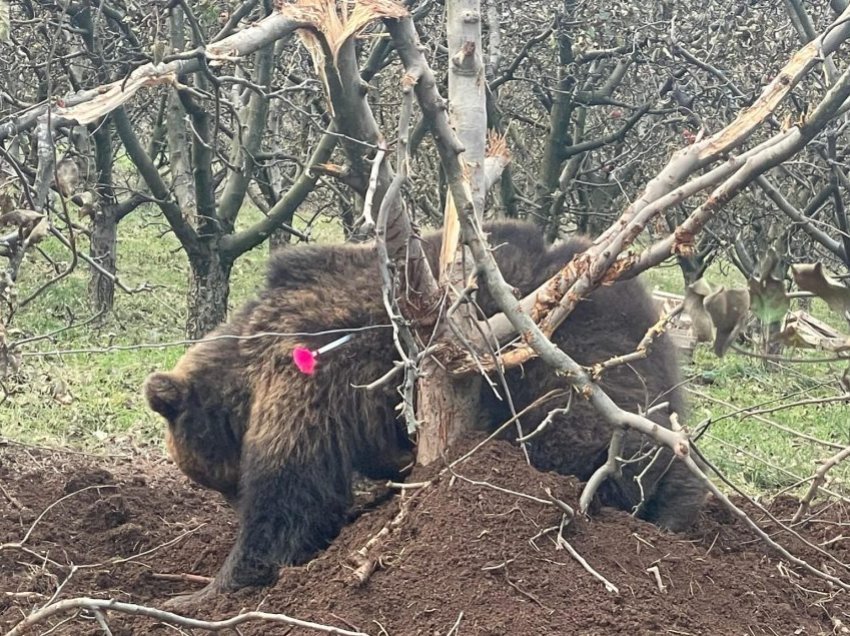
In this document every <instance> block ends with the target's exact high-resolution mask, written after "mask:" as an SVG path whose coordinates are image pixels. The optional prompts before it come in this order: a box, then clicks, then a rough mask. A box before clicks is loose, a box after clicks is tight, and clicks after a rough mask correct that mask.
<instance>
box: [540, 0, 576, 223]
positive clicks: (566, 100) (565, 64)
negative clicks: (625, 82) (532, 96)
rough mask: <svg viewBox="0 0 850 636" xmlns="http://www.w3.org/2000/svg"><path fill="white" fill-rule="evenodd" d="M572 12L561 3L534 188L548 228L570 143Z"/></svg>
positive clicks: (569, 4)
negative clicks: (554, 76)
mask: <svg viewBox="0 0 850 636" xmlns="http://www.w3.org/2000/svg"><path fill="white" fill-rule="evenodd" d="M574 10H575V2H574V0H564V7H563V12H562V13H561V15H560V16H559V17H558V32H557V34H558V58H559V65H558V76H559V77H558V84H557V91H556V92H555V95H554V97H553V99H552V112H551V114H550V115H549V134H548V136H547V138H546V145H545V146H544V148H543V157H542V160H541V164H540V179H539V182H538V183H537V187H536V190H537V192H536V196H535V205H536V207H537V211H538V217H537V219H538V222H539V223H540V224H542V225H543V227H547V226H548V225H549V223H550V221H551V220H552V219H550V208H551V206H552V200H553V196H554V194H555V191H556V190H557V189H558V178H559V177H560V176H561V164H562V163H563V162H564V148H566V147H567V146H569V145H570V144H571V143H572V139H571V137H570V123H571V120H572V115H573V109H574V107H575V104H574V102H573V99H572V89H573V86H574V84H575V76H574V75H573V73H572V72H571V71H570V65H571V64H572V63H573V62H574V58H573V42H572V38H571V37H570V33H569V29H570V25H571V22H570V21H571V20H572V17H573V14H574Z"/></svg>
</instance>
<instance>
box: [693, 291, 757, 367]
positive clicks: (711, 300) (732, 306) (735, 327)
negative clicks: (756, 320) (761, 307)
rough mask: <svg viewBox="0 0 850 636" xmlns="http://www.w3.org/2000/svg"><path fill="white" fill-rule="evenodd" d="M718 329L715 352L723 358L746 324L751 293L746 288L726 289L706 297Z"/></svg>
mask: <svg viewBox="0 0 850 636" xmlns="http://www.w3.org/2000/svg"><path fill="white" fill-rule="evenodd" d="M703 305H705V308H706V310H707V311H708V313H709V315H710V316H711V321H712V322H713V323H714V328H715V329H716V332H717V333H716V336H715V338H714V353H715V355H717V357H718V358H722V357H723V355H724V354H725V353H726V351H727V350H728V349H729V347H730V346H731V345H732V343H733V342H734V341H735V338H737V337H738V334H739V333H740V331H741V327H743V326H744V321H745V320H746V319H747V316H748V315H749V309H750V293H749V292H748V291H747V290H746V289H728V290H727V289H726V288H725V287H720V288H719V289H718V290H717V291H715V292H713V293H712V294H710V295H708V296H706V297H705V300H704V301H703Z"/></svg>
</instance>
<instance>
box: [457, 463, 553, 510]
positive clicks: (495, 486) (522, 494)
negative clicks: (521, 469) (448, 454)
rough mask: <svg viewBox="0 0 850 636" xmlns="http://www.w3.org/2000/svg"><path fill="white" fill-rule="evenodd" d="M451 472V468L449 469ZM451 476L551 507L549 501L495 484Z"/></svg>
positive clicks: (459, 475)
mask: <svg viewBox="0 0 850 636" xmlns="http://www.w3.org/2000/svg"><path fill="white" fill-rule="evenodd" d="M449 469H450V470H451V468H449ZM451 473H452V475H453V476H455V477H457V478H458V479H460V480H462V481H465V482H466V483H468V484H472V485H473V486H483V487H485V488H492V489H493V490H496V491H498V492H501V493H504V494H506V495H513V496H514V497H520V498H521V499H528V500H529V501H533V502H535V503H539V504H543V505H544V506H553V505H555V504H553V503H552V502H551V501H549V500H547V499H540V498H539V497H535V496H534V495H529V494H526V493H524V492H517V491H516V490H509V489H508V488H502V487H501V486H497V485H496V484H491V483H490V482H489V481H478V480H475V479H470V478H469V477H464V476H463V475H461V474H459V473H456V472H455V471H454V470H452V471H451Z"/></svg>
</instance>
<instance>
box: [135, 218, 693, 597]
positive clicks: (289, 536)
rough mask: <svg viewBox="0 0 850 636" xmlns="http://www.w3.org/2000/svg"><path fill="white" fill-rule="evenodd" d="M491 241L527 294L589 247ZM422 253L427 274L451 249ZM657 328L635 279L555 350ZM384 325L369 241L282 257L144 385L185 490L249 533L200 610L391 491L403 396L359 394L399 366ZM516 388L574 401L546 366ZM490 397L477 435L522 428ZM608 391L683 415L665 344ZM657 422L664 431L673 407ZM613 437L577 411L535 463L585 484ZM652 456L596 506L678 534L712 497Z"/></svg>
mask: <svg viewBox="0 0 850 636" xmlns="http://www.w3.org/2000/svg"><path fill="white" fill-rule="evenodd" d="M484 230H485V232H486V233H487V235H488V236H489V242H490V245H492V246H494V248H495V256H496V260H497V262H498V263H499V266H500V268H501V269H502V271H503V273H504V275H505V279H506V280H507V281H508V282H509V283H510V284H511V285H513V286H514V287H516V288H517V290H518V291H519V292H520V293H522V294H523V295H525V294H527V293H530V292H531V291H533V290H534V289H535V288H537V287H538V286H539V285H540V284H541V283H542V282H543V281H545V280H546V279H547V278H548V277H549V276H551V275H552V274H553V273H554V272H556V271H557V270H558V269H559V268H560V267H562V266H563V265H564V264H566V263H567V262H568V261H569V260H570V259H571V258H572V257H573V256H574V255H575V254H576V253H578V252H581V251H582V250H583V249H584V248H585V247H586V246H587V242H586V240H585V239H572V240H569V241H567V242H564V243H562V244H559V245H556V246H554V247H547V246H546V244H545V242H544V239H543V235H542V233H541V232H540V231H539V230H538V229H537V228H536V227H534V226H533V225H530V224H526V223H519V222H502V223H491V224H487V225H485V227H484ZM421 240H423V242H424V246H425V248H426V249H425V252H426V254H427V258H428V259H429V261H430V263H431V265H432V269H433V268H435V267H436V261H437V257H438V254H439V247H440V236H439V234H433V235H429V236H426V237H424V238H423V239H421ZM477 302H478V304H479V306H480V307H481V310H482V311H483V312H484V313H485V314H486V315H492V314H493V313H494V312H496V311H497V308H496V306H495V303H494V302H493V300H492V299H491V298H490V297H489V295H488V294H487V292H486V291H485V290H481V291H480V292H479V294H478V297H477ZM656 320H657V312H656V310H655V308H654V306H653V304H652V302H651V299H650V298H649V296H648V295H647V294H646V292H645V291H644V290H643V288H642V286H641V284H640V283H638V282H637V281H634V280H632V281H624V282H619V283H616V284H614V285H611V286H606V287H600V288H599V289H597V290H595V291H594V292H593V293H592V294H590V296H589V297H588V298H587V299H586V300H584V301H582V302H581V303H580V304H579V306H578V307H577V308H576V310H575V311H574V312H573V313H572V314H571V315H570V316H569V318H568V319H567V320H566V321H565V322H564V324H563V325H561V327H560V328H559V329H558V330H557V331H556V334H555V337H554V340H555V342H556V343H557V344H558V345H559V346H561V347H562V348H563V350H564V351H566V352H567V353H568V354H570V355H571V356H573V357H574V358H575V359H576V360H577V361H578V362H579V363H581V364H585V365H589V364H593V363H595V362H599V361H602V360H605V359H607V358H609V357H611V356H613V355H619V354H623V353H628V352H630V351H633V350H634V349H635V347H636V345H637V344H638V342H639V341H640V340H641V338H642V337H643V336H644V334H645V333H646V331H647V329H648V328H649V327H650V326H652V325H653V324H654V323H655V322H656ZM388 323H389V320H388V318H387V315H386V311H385V309H384V305H383V302H382V300H381V289H380V276H379V273H378V269H377V256H376V251H375V248H374V245H371V244H365V245H364V244H361V245H334V246H298V247H292V248H287V249H285V250H281V251H279V252H278V253H277V254H276V255H275V256H273V257H272V259H271V262H270V266H269V269H268V274H267V280H266V285H265V288H264V289H263V290H262V291H261V292H260V294H259V296H258V298H257V299H256V300H254V301H253V302H251V303H249V304H247V305H246V306H245V307H243V308H242V309H241V310H240V311H239V312H238V313H237V314H236V315H235V316H233V318H232V319H231V320H230V321H229V323H228V324H227V325H225V326H222V327H220V328H219V329H218V330H216V331H214V332H213V333H212V334H210V336H208V337H207V338H206V339H205V340H204V341H201V342H199V343H197V344H195V345H194V346H193V347H191V348H190V349H189V350H188V352H187V353H186V354H185V355H184V356H183V357H182V359H181V360H180V361H179V362H178V363H177V365H176V367H175V368H174V369H173V370H172V371H171V372H169V373H154V374H152V375H151V376H150V377H149V378H148V380H147V382H146V385H145V393H146V397H147V400H148V403H149V405H150V407H151V408H152V409H153V410H154V411H156V412H157V413H159V414H161V415H162V416H164V417H165V419H166V420H167V421H168V429H167V434H166V437H167V445H168V449H169V452H170V454H171V456H172V458H173V459H174V460H175V462H176V463H177V465H178V466H179V467H180V468H181V469H182V470H183V471H184V472H185V473H186V474H187V475H188V476H189V477H190V478H191V479H193V480H195V481H196V482H198V483H199V484H201V485H203V486H206V487H208V488H212V489H214V490H217V491H219V492H221V493H222V494H223V495H224V496H225V497H226V498H227V499H228V500H229V501H230V502H231V503H232V504H233V506H234V507H235V508H236V510H237V511H238V514H239V516H240V521H241V524H240V529H239V535H238V537H237V539H236V544H235V545H234V547H233V549H232V550H231V552H230V555H229V556H228V557H227V560H226V562H225V563H224V565H223V567H222V568H221V570H220V572H219V573H218V575H217V576H216V577H215V581H214V582H213V583H212V584H210V586H208V588H206V589H205V590H202V591H201V592H199V593H197V594H196V595H194V596H193V597H190V598H191V599H194V600H198V599H199V598H203V597H204V596H205V595H209V594H212V593H216V592H219V591H226V590H234V589H238V588H241V587H245V586H255V585H266V584H270V583H272V582H274V580H275V579H276V577H277V572H278V568H279V567H280V566H282V565H291V564H297V563H300V562H303V561H305V560H307V559H309V558H310V557H311V556H312V555H314V554H315V553H316V552H317V551H318V550H320V549H322V548H323V547H325V546H326V545H327V544H328V542H329V541H330V540H332V539H333V538H334V537H335V535H336V534H337V533H338V531H339V529H340V528H341V526H342V524H343V523H344V520H345V516H346V512H347V509H348V507H349V505H350V502H351V490H352V488H351V485H352V476H353V474H354V473H355V472H359V473H361V474H363V475H365V476H367V477H372V478H375V479H384V478H388V477H389V478H392V477H397V473H398V470H399V469H400V467H401V465H402V464H403V463H404V462H405V460H406V459H408V458H410V457H411V451H412V449H413V444H412V443H411V440H410V439H409V436H408V435H407V433H406V431H405V426H404V424H403V422H401V421H400V420H399V418H398V414H397V412H396V411H395V406H396V404H397V403H398V399H399V398H398V394H397V392H396V391H395V388H394V387H393V386H391V385H389V386H386V387H385V388H383V389H379V390H377V391H367V390H365V389H363V388H358V387H363V386H364V385H366V384H369V383H370V382H372V381H374V380H376V379H377V378H379V377H381V376H382V375H384V374H385V373H386V372H388V371H389V370H390V369H391V368H392V365H393V362H394V361H395V359H396V357H397V353H396V350H395V347H394V346H393V341H392V332H391V329H390V328H389V326H388ZM343 333H352V334H353V337H352V339H351V340H350V341H349V342H348V343H347V344H345V345H342V346H340V347H338V348H337V349H334V350H333V352H332V353H331V354H329V355H328V356H327V358H326V359H324V358H323V359H322V360H321V361H320V364H319V365H318V367H317V369H316V370H315V373H314V374H313V375H305V374H303V373H301V372H300V371H299V370H298V369H297V368H296V366H295V365H294V364H293V360H292V351H293V349H294V348H295V347H296V346H306V347H309V348H310V349H317V348H319V347H321V346H322V345H324V344H326V343H328V342H330V341H332V340H334V339H336V338H338V337H339V336H340V335H341V334H343ZM281 334H283V335H281ZM286 334H288V335H286ZM507 380H508V385H509V387H510V389H511V392H512V397H513V403H514V407H515V409H516V410H517V411H519V410H521V409H523V408H525V407H526V406H527V405H529V404H531V403H532V402H533V401H534V399H535V398H537V397H538V396H540V395H542V394H544V393H546V392H548V391H551V390H552V389H554V388H565V387H566V383H565V381H564V379H563V378H560V377H558V376H557V375H556V374H555V373H554V372H553V371H552V370H551V369H550V368H549V367H547V366H546V365H545V364H544V363H543V362H541V361H539V360H532V361H530V362H528V363H526V364H525V365H524V366H523V367H522V368H520V369H514V370H511V371H510V372H508V373H507ZM482 384H485V387H484V388H483V389H482V399H481V403H482V409H481V410H482V412H481V421H483V422H486V423H487V424H488V425H489V426H491V427H495V426H498V425H499V424H501V423H502V422H504V421H505V420H507V419H508V418H509V417H510V412H509V409H508V406H507V402H506V401H505V400H500V399H497V398H496V396H495V395H494V393H493V390H492V389H491V388H489V387H487V386H486V383H482ZM601 384H602V386H603V388H604V389H605V390H606V391H607V392H608V394H609V395H610V396H611V398H612V399H613V400H614V401H615V402H616V403H617V404H619V405H620V406H622V407H623V408H626V409H630V410H634V409H637V408H646V407H648V406H650V405H652V404H653V403H658V402H669V410H670V411H675V412H676V413H678V414H679V415H680V417H682V418H683V415H684V401H683V396H682V391H681V390H680V388H679V375H678V368H677V362H676V354H675V351H674V349H673V346H672V345H671V343H670V341H669V340H668V338H667V337H666V336H663V335H662V336H661V337H660V338H658V339H657V340H656V341H655V343H654V345H653V347H652V349H651V351H650V353H649V355H648V356H647V357H646V358H645V359H643V360H638V361H635V362H633V363H631V364H629V365H623V366H620V367H615V368H613V369H611V370H609V371H608V372H606V373H605V375H604V376H603V378H602V380H601ZM565 405H566V398H565V399H564V400H563V402H562V403H561V404H552V403H549V404H546V405H545V406H543V407H541V408H539V409H537V410H536V411H534V412H531V413H530V414H528V415H526V416H524V417H523V418H522V422H523V424H524V426H525V429H526V431H529V430H531V429H532V428H533V427H534V426H536V425H537V423H539V422H540V421H541V420H542V418H543V417H545V415H546V413H547V412H548V410H550V409H552V408H554V407H555V406H565ZM653 418H654V419H655V420H656V421H657V422H658V423H659V424H661V425H664V426H669V411H665V412H663V413H657V414H655V415H653ZM610 438H611V427H610V426H609V425H608V424H607V423H606V422H605V421H604V420H603V419H602V418H601V417H600V416H599V415H598V414H597V413H596V412H595V411H594V409H593V407H591V406H590V405H589V404H587V403H586V401H584V400H582V399H580V398H578V397H576V398H575V399H573V400H572V404H571V408H570V409H569V412H568V413H567V414H566V415H562V416H560V417H558V418H556V419H555V421H553V423H552V424H551V425H550V426H549V427H548V428H547V429H546V431H545V432H544V433H543V434H542V435H540V436H539V437H537V438H535V439H534V440H533V441H532V442H531V443H530V447H529V452H530V456H531V458H532V461H533V463H534V464H535V466H537V467H538V468H540V469H542V470H555V471H559V472H562V473H565V474H574V475H577V476H578V477H580V478H582V479H587V478H588V477H589V476H590V475H591V474H592V472H593V471H594V470H595V469H596V468H597V467H598V466H600V465H601V464H602V463H603V462H604V461H605V459H606V456H607V447H608V443H609V440H610ZM651 449H652V444H651V443H650V441H649V440H647V439H645V438H643V437H642V436H641V435H639V434H637V433H629V434H628V435H627V436H626V443H625V445H624V452H623V457H626V458H630V457H635V458H636V459H634V461H631V462H627V463H625V464H624V465H623V469H622V471H621V474H619V475H617V476H616V477H614V478H612V479H609V480H608V481H607V482H606V483H605V484H604V486H603V487H602V488H601V490H600V491H599V499H600V500H601V502H602V503H603V504H606V505H611V506H615V507H619V508H621V509H625V510H628V511H633V510H634V511H636V512H637V513H638V515H639V516H640V517H642V518H644V519H647V520H649V521H652V522H654V523H656V524H658V525H660V526H662V527H665V528H668V529H671V530H681V529H684V528H685V527H686V526H687V525H689V524H690V522H691V521H692V520H693V519H694V517H695V515H696V513H697V512H698V510H699V507H700V506H701V504H702V501H703V499H704V495H705V493H704V490H703V488H702V486H701V484H700V482H699V481H698V480H697V479H695V478H694V477H693V476H692V475H691V474H690V472H689V471H688V470H687V468H686V467H684V466H683V465H682V464H681V462H678V461H673V458H672V454H671V453H670V452H669V451H668V450H667V449H662V450H661V451H660V453H659V454H658V456H657V457H655V455H656V453H654V452H651ZM653 459H654V461H653ZM650 462H652V464H651V466H649V469H647V466H648V465H649V463H650ZM645 469H647V470H645ZM637 477H640V482H641V483H640V484H639V483H638V480H637V479H636V478H637ZM178 602H182V601H178Z"/></svg>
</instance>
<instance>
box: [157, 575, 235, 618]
mask: <svg viewBox="0 0 850 636" xmlns="http://www.w3.org/2000/svg"><path fill="white" fill-rule="evenodd" d="M221 593H222V589H221V586H220V585H218V583H217V582H216V581H213V582H212V583H210V584H209V585H207V586H206V587H205V588H204V589H202V590H199V591H197V592H194V593H192V594H181V595H180V596H175V597H174V598H171V599H168V600H167V601H165V603H163V604H162V606H163V608H165V609H166V610H168V611H170V612H181V611H185V610H187V609H193V608H196V607H198V606H200V605H201V604H202V603H206V602H209V601H210V600H212V599H213V598H215V597H217V596H219V595H220V594H221Z"/></svg>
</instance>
